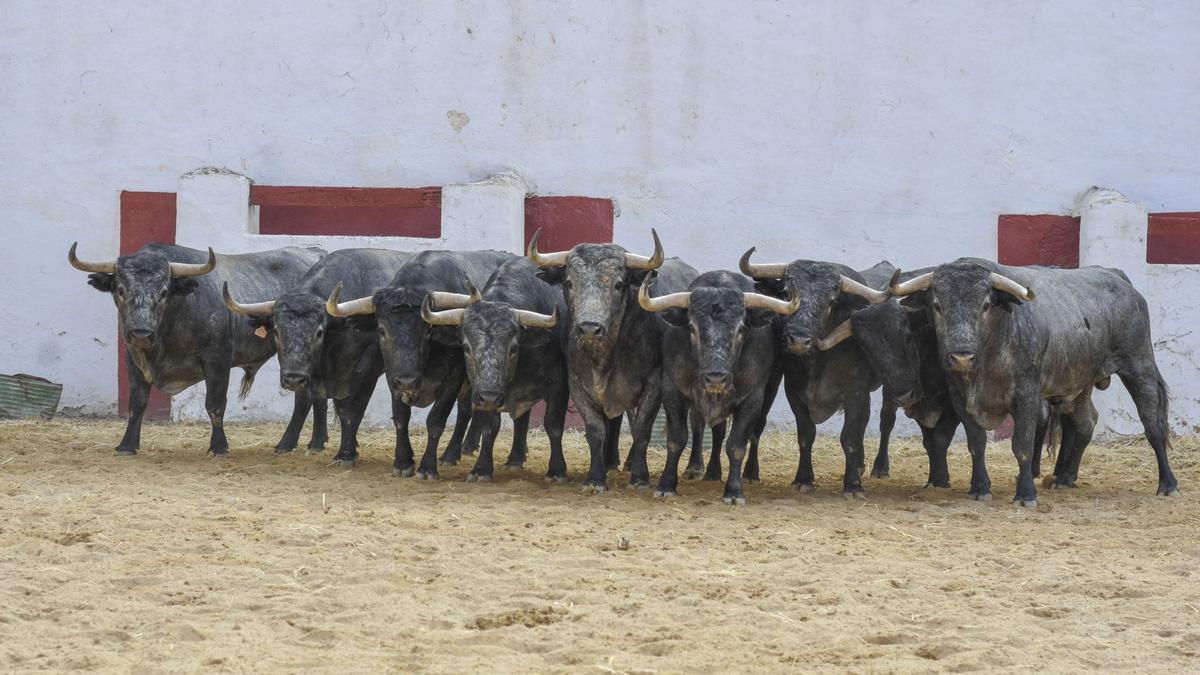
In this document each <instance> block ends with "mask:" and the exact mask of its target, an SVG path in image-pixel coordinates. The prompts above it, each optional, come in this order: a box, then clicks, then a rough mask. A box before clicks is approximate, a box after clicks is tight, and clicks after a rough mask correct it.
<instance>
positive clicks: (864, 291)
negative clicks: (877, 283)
mask: <svg viewBox="0 0 1200 675" xmlns="http://www.w3.org/2000/svg"><path fill="white" fill-rule="evenodd" d="M842 292H844V293H853V294H855V295H861V296H862V297H864V298H866V299H867V301H868V302H870V303H871V304H872V305H878V304H879V303H881V302H887V299H888V298H890V297H891V296H890V295H888V294H887V293H886V292H884V291H877V290H875V289H874V288H871V287H870V286H867V285H865V284H861V283H859V282H857V281H855V280H853V279H851V278H850V277H848V276H846V275H844V274H843V275H842Z"/></svg>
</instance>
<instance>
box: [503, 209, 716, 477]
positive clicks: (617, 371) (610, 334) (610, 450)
mask: <svg viewBox="0 0 1200 675" xmlns="http://www.w3.org/2000/svg"><path fill="white" fill-rule="evenodd" d="M651 234H652V235H653V237H654V253H653V254H652V255H650V256H642V255H637V254H634V253H630V252H628V251H626V250H625V249H624V248H622V247H620V246H617V245H615V244H578V245H576V246H575V247H573V248H571V249H570V250H567V251H559V252H555V253H541V252H539V251H538V248H537V243H538V238H539V236H540V235H541V231H540V230H539V231H538V232H536V233H534V235H533V238H532V239H530V241H529V246H528V248H527V250H526V255H527V256H528V257H529V259H530V260H532V261H533V263H534V264H535V265H537V266H538V267H539V268H541V269H542V272H541V276H542V278H543V279H545V280H546V281H547V282H549V283H552V284H557V285H560V286H561V289H562V293H563V297H564V298H565V300H566V304H567V307H568V309H569V310H570V315H571V324H570V326H569V327H567V328H566V340H567V342H566V354H567V373H568V386H569V389H570V392H571V397H572V398H573V399H574V401H575V405H576V407H577V408H578V409H579V412H580V415H581V416H582V417H583V422H584V427H585V434H586V436H587V441H588V449H589V450H590V452H591V463H590V467H589V469H588V474H587V477H586V478H585V479H584V484H583V490H584V492H590V493H599V492H603V491H604V490H606V489H607V486H608V479H607V470H608V469H609V468H610V467H611V468H616V462H617V458H616V443H617V439H618V435H619V432H620V428H621V426H620V425H621V417H622V415H624V414H625V413H626V412H632V413H633V421H632V423H631V431H632V435H633V446H632V447H631V448H630V451H629V461H628V468H629V484H630V486H632V487H635V488H646V489H648V488H649V487H650V471H649V468H648V467H647V465H646V447H647V446H648V445H649V443H650V432H651V428H652V427H653V425H654V418H655V417H656V416H657V415H658V410H659V404H660V399H661V386H660V385H661V370H662V343H661V333H660V325H659V324H660V322H659V321H658V319H656V318H655V316H654V315H653V314H651V313H650V312H647V311H646V310H644V309H642V308H641V305H640V304H639V303H638V298H637V295H638V290H637V289H638V288H640V286H641V284H642V281H643V280H644V279H645V278H646V275H647V274H649V273H650V271H651V270H658V275H657V277H656V278H655V279H654V281H653V282H652V288H651V290H652V291H653V292H654V293H655V294H657V295H665V294H668V293H675V292H680V291H683V290H685V289H686V288H687V286H688V284H689V283H691V282H692V280H693V279H695V278H696V277H697V276H698V273H697V272H696V270H695V269H693V268H692V267H691V266H690V265H688V264H686V263H684V262H683V261H681V260H678V259H676V258H672V259H670V260H667V259H666V258H665V256H664V255H663V249H662V243H661V242H660V241H659V239H658V233H657V232H655V231H653V230H651Z"/></svg>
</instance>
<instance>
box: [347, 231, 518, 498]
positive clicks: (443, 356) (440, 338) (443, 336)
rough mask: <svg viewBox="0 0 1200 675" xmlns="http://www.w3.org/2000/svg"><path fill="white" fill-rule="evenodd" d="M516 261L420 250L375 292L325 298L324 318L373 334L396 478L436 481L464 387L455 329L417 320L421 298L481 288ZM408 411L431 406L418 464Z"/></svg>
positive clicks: (493, 254)
mask: <svg viewBox="0 0 1200 675" xmlns="http://www.w3.org/2000/svg"><path fill="white" fill-rule="evenodd" d="M514 257H515V256H513V254H511V253H504V252H501V251H466V252H455V251H423V252H421V253H418V254H416V255H414V256H413V257H412V259H411V260H409V261H408V262H407V263H405V264H404V265H403V266H402V267H401V268H400V269H399V270H397V272H396V274H395V276H393V277H392V280H391V281H390V282H389V283H388V285H387V286H386V287H384V288H382V289H380V290H378V291H376V292H375V293H374V294H372V295H367V296H363V297H359V298H357V299H354V300H349V301H346V302H339V292H338V290H337V289H336V288H335V289H334V292H333V293H332V294H331V295H330V296H329V299H328V300H327V301H326V311H328V312H329V314H330V315H332V316H337V317H359V318H358V320H359V321H360V322H362V324H363V325H362V328H367V329H374V330H376V331H377V332H376V338H377V340H378V341H379V347H380V352H381V354H382V356H383V364H384V371H385V372H386V373H387V384H388V387H389V388H390V389H391V393H392V398H393V400H394V401H395V404H394V405H393V408H392V414H393V417H392V421H393V422H394V424H395V426H396V453H395V459H394V461H393V463H392V471H393V473H395V475H397V476H413V475H416V476H417V477H418V478H424V479H430V480H432V479H436V478H437V477H438V458H437V446H438V441H439V440H440V439H441V436H442V432H443V431H444V430H445V428H446V418H447V417H449V415H450V410H451V408H453V406H454V402H455V401H456V400H458V399H459V397H460V394H461V393H464V392H465V390H466V386H467V382H466V368H465V366H464V363H463V354H462V337H461V334H460V331H459V329H458V327H456V326H431V325H429V324H428V323H426V322H425V321H424V320H423V319H422V318H421V307H422V305H423V304H424V302H425V298H426V297H427V296H429V295H430V294H432V293H435V292H440V291H451V292H455V293H466V292H467V288H466V285H465V280H468V279H469V280H470V281H471V283H473V284H482V283H483V282H484V281H485V280H486V279H487V278H488V277H489V276H490V275H491V274H492V273H493V272H495V271H496V269H497V268H498V267H499V266H500V265H502V264H503V263H504V262H505V261H508V260H511V259H513V258H514ZM367 317H371V318H367ZM413 406H416V407H418V408H424V407H426V406H432V407H431V408H430V410H429V415H428V416H427V417H426V420H425V428H426V431H427V432H428V438H427V441H426V446H425V452H424V454H423V455H422V456H421V463H420V466H417V465H416V463H415V461H414V457H413V449H412V444H411V443H410V442H409V438H408V423H409V418H410V416H411V414H412V407H413ZM462 432H463V430H462V429H461V427H460V428H456V429H455V435H456V436H457V435H459V434H461V433H462Z"/></svg>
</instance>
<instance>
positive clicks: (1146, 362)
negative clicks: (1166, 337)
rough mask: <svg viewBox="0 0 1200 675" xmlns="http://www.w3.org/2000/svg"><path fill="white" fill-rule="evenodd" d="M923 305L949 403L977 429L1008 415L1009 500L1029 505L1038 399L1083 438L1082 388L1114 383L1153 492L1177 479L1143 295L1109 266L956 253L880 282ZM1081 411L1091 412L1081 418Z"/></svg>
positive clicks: (1033, 496) (1171, 487) (1086, 423)
mask: <svg viewBox="0 0 1200 675" xmlns="http://www.w3.org/2000/svg"><path fill="white" fill-rule="evenodd" d="M891 290H892V293H893V294H894V295H897V296H914V297H912V298H911V299H910V300H908V302H909V303H910V304H916V305H919V306H922V307H925V308H927V311H928V312H930V315H931V318H932V322H933V325H934V330H935V332H936V334H937V343H938V354H937V358H938V362H939V364H940V366H941V367H942V369H943V370H944V371H945V372H946V374H947V377H948V378H949V383H950V393H951V396H952V397H953V401H954V404H955V406H956V407H957V408H959V409H961V410H962V411H963V412H964V413H965V414H966V415H968V416H970V418H971V419H972V420H973V421H974V422H975V423H976V424H978V425H979V426H981V427H983V428H985V429H992V428H995V426H996V425H998V424H999V423H1000V422H1001V421H1002V420H1003V419H1004V418H1005V416H1007V415H1009V414H1011V415H1012V416H1013V421H1014V432H1013V441H1012V448H1013V454H1014V455H1015V456H1016V459H1017V463H1018V466H1019V473H1018V476H1017V491H1016V496H1015V497H1014V500H1013V501H1014V502H1016V503H1019V504H1021V505H1023V506H1035V505H1036V504H1037V489H1036V487H1035V485H1034V482H1033V471H1032V464H1033V461H1034V457H1035V452H1036V450H1035V445H1036V437H1037V432H1038V426H1039V423H1038V420H1039V415H1040V413H1041V409H1042V404H1043V401H1048V402H1049V403H1050V405H1051V406H1052V407H1053V408H1054V409H1055V410H1057V411H1062V412H1064V414H1069V416H1070V418H1071V420H1072V423H1073V424H1075V425H1077V426H1079V427H1083V428H1086V429H1087V430H1088V432H1089V433H1090V428H1091V425H1092V424H1094V416H1093V415H1092V414H1091V411H1090V405H1084V404H1083V403H1084V399H1085V398H1088V397H1090V395H1091V390H1092V387H1093V386H1094V385H1095V384H1096V383H1098V382H1104V381H1106V380H1107V378H1109V377H1111V376H1112V375H1114V374H1115V375H1117V376H1118V377H1120V378H1121V381H1122V383H1123V384H1124V385H1125V388H1126V389H1127V390H1128V391H1129V395H1130V397H1131V398H1132V399H1133V402H1134V404H1135V405H1136V406H1137V411H1138V416H1139V417H1140V418H1141V421H1142V425H1143V427H1144V429H1145V433H1146V439H1147V440H1148V441H1149V442H1150V445H1151V447H1152V448H1153V449H1154V455H1155V459H1156V460H1157V463H1158V494H1160V495H1174V494H1176V493H1177V492H1178V486H1177V483H1176V480H1175V476H1174V474H1173V473H1172V472H1171V467H1170V463H1169V461H1168V459H1167V440H1168V429H1167V412H1168V399H1167V387H1166V383H1165V382H1164V381H1163V378H1162V376H1161V375H1160V374H1159V371H1158V366H1157V364H1156V363H1155V360H1154V349H1153V345H1152V342H1151V339H1150V317H1149V312H1148V310H1147V308H1146V301H1145V299H1144V298H1143V297H1142V296H1141V294H1140V293H1138V292H1137V291H1136V290H1135V289H1134V288H1133V286H1132V285H1131V284H1130V283H1129V280H1128V278H1126V277H1125V275H1124V274H1123V273H1121V272H1120V271H1119V270H1112V269H1106V268H1102V267H1087V268H1083V269H1078V270H1059V269H1051V268H1021V267H1009V266H1005V265H998V264H996V263H993V262H989V261H986V260H980V259H973V258H963V259H959V260H956V261H954V262H952V263H948V264H945V265H941V266H939V267H937V268H935V269H934V271H932V272H928V273H926V274H922V275H920V276H918V277H916V278H914V279H911V280H909V281H906V282H899V281H897V282H895V283H893V284H892V287H891ZM1089 417H1090V418H1091V419H1089Z"/></svg>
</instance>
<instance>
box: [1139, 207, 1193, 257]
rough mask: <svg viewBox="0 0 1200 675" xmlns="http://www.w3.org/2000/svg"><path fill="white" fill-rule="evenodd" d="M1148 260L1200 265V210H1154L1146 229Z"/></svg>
mask: <svg viewBox="0 0 1200 675" xmlns="http://www.w3.org/2000/svg"><path fill="white" fill-rule="evenodd" d="M1146 262H1148V263H1158V264H1165V265H1197V264H1200V212H1196V211H1192V212H1182V213H1151V214H1150V217H1149V223H1148V225H1147V229H1146Z"/></svg>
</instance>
